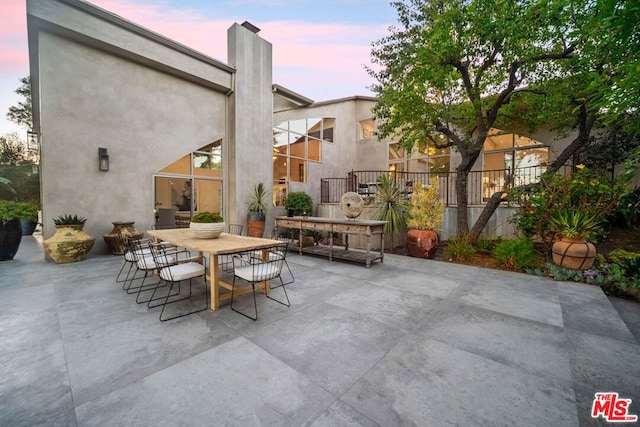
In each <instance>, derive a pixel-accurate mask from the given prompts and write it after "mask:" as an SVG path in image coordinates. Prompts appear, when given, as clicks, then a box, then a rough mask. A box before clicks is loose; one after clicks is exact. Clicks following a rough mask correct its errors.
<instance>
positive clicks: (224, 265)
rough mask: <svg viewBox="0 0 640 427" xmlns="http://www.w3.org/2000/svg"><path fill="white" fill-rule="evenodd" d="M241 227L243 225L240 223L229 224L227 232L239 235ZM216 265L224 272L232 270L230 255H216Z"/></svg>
mask: <svg viewBox="0 0 640 427" xmlns="http://www.w3.org/2000/svg"><path fill="white" fill-rule="evenodd" d="M243 228H244V226H243V225H242V224H229V234H235V235H236V236H241V235H242V229H243ZM218 265H219V266H220V268H221V269H222V270H223V271H224V272H225V273H229V272H231V271H233V261H232V260H231V255H220V256H219V257H218Z"/></svg>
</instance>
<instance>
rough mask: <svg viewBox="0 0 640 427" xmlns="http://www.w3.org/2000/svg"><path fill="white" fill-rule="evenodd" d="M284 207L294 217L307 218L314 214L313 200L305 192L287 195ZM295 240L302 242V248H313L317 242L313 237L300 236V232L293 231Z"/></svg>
mask: <svg viewBox="0 0 640 427" xmlns="http://www.w3.org/2000/svg"><path fill="white" fill-rule="evenodd" d="M284 205H285V206H286V207H287V210H290V211H291V213H292V215H295V216H303V217H307V216H309V214H311V213H312V212H313V199H312V198H311V196H310V195H309V194H308V193H306V192H304V191H294V192H291V193H289V194H287V197H285V199H284ZM293 238H294V239H296V240H298V239H301V240H302V246H313V245H314V244H315V240H314V237H313V236H310V235H305V234H304V233H303V235H302V236H300V230H293Z"/></svg>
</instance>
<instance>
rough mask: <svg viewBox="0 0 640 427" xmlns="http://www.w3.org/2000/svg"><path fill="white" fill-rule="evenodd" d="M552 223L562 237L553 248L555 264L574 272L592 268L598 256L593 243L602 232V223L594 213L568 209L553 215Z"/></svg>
mask: <svg viewBox="0 0 640 427" xmlns="http://www.w3.org/2000/svg"><path fill="white" fill-rule="evenodd" d="M550 223H551V227H552V229H553V230H554V231H555V232H556V233H557V234H558V235H559V236H560V239H559V240H556V242H555V243H554V244H553V246H552V247H551V253H552V258H553V262H554V264H556V265H560V266H562V267H565V268H570V269H573V270H587V269H588V268H590V267H591V266H592V265H593V261H594V259H595V256H596V247H595V246H594V245H593V243H592V242H591V241H593V240H594V239H595V236H596V235H597V234H598V233H599V232H601V231H602V221H601V220H600V219H599V218H598V217H597V216H596V215H594V214H592V213H589V212H584V211H581V210H578V209H576V208H566V209H563V210H560V211H558V212H557V213H555V214H554V215H552V216H551V218H550Z"/></svg>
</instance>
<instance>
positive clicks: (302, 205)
mask: <svg viewBox="0 0 640 427" xmlns="http://www.w3.org/2000/svg"><path fill="white" fill-rule="evenodd" d="M284 205H285V206H286V207H287V209H293V214H294V215H296V216H301V215H304V214H305V212H306V214H307V215H311V213H312V212H313V199H312V198H311V196H310V195H309V194H307V193H306V192H304V191H294V192H291V193H289V194H287V197H285V199H284Z"/></svg>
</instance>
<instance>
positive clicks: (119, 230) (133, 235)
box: [102, 221, 142, 255]
mask: <svg viewBox="0 0 640 427" xmlns="http://www.w3.org/2000/svg"><path fill="white" fill-rule="evenodd" d="M112 224H113V230H111V231H110V232H108V233H107V234H105V235H104V236H102V237H103V238H104V241H105V243H106V244H107V246H108V247H109V249H110V250H111V253H112V254H114V255H122V254H124V253H125V248H123V247H122V241H121V239H120V236H119V234H122V235H124V236H127V237H129V238H130V239H134V240H139V239H141V238H142V233H141V232H139V231H138V230H136V229H135V227H134V226H133V224H135V222H134V221H115V222H112Z"/></svg>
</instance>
